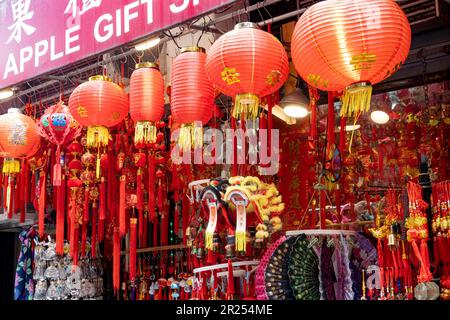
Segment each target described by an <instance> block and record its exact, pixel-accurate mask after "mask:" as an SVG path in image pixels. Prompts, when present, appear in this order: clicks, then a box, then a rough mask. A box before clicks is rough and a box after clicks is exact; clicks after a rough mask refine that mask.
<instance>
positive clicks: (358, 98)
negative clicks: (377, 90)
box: [340, 82, 372, 117]
mask: <svg viewBox="0 0 450 320" xmlns="http://www.w3.org/2000/svg"><path fill="white" fill-rule="evenodd" d="M371 97H372V86H371V85H370V83H367V82H360V83H356V84H354V85H351V86H349V87H347V89H345V91H344V94H343V96H342V109H341V113H340V115H341V117H352V116H354V115H355V114H358V113H361V112H367V111H369V109H370V99H371Z"/></svg>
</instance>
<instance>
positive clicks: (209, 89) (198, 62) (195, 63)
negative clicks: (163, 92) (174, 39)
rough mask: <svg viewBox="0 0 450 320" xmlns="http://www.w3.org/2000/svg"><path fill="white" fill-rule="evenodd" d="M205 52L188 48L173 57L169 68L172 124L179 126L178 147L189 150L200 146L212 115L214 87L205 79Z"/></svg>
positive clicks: (196, 48)
mask: <svg viewBox="0 0 450 320" xmlns="http://www.w3.org/2000/svg"><path fill="white" fill-rule="evenodd" d="M205 63H206V53H205V50H204V49H203V48H199V47H187V48H184V49H182V50H181V54H180V55H179V56H178V57H176V58H175V60H174V62H173V67H172V89H171V95H170V96H171V102H170V109H171V112H172V116H173V121H174V122H175V123H176V124H181V129H180V135H179V138H178V145H179V146H180V147H181V148H182V149H183V150H190V149H191V147H192V145H194V147H200V146H202V145H203V132H202V131H203V130H202V127H201V126H197V125H196V122H201V123H202V124H203V125H204V124H206V123H207V122H208V121H209V120H210V119H211V116H212V108H211V106H212V105H213V102H214V88H213V85H212V83H211V82H210V81H209V79H208V77H207V76H206V70H205Z"/></svg>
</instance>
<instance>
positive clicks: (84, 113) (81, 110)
mask: <svg viewBox="0 0 450 320" xmlns="http://www.w3.org/2000/svg"><path fill="white" fill-rule="evenodd" d="M77 113H78V115H79V116H80V117H82V118H87V117H88V113H87V110H86V108H85V107H78V109H77Z"/></svg>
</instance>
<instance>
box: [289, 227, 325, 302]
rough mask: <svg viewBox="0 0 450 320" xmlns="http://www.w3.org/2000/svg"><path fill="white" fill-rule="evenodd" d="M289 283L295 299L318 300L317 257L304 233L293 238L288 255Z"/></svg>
mask: <svg viewBox="0 0 450 320" xmlns="http://www.w3.org/2000/svg"><path fill="white" fill-rule="evenodd" d="M288 275H289V279H290V284H291V287H292V290H293V292H294V295H295V298H296V299H297V300H319V299H320V283H319V259H318V257H317V256H316V254H315V253H314V251H313V249H311V248H310V246H309V241H308V240H307V238H306V236H305V235H300V236H298V237H297V238H296V239H295V242H294V244H293V248H292V252H291V254H290V257H289V271H288Z"/></svg>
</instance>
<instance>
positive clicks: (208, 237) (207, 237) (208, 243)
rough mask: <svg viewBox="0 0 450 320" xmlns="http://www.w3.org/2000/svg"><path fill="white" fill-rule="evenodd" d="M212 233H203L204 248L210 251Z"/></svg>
mask: <svg viewBox="0 0 450 320" xmlns="http://www.w3.org/2000/svg"><path fill="white" fill-rule="evenodd" d="M213 235H214V233H213V232H209V231H206V232H205V248H206V249H209V250H212V249H213Z"/></svg>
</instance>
